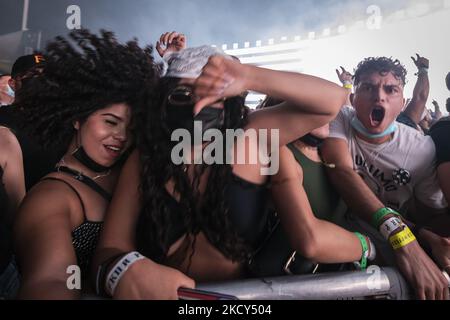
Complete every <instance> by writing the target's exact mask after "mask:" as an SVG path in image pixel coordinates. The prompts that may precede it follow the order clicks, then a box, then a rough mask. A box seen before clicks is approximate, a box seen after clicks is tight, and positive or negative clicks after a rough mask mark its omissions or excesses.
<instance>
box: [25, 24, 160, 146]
mask: <svg viewBox="0 0 450 320" xmlns="http://www.w3.org/2000/svg"><path fill="white" fill-rule="evenodd" d="M152 54H153V49H152V47H150V46H147V47H145V48H141V47H140V46H139V44H138V41H137V40H136V39H134V40H133V41H129V42H127V43H126V44H121V43H119V42H118V40H117V39H116V37H115V35H114V33H112V32H109V31H105V30H102V31H100V35H96V34H93V33H91V32H90V31H89V30H86V29H83V30H77V31H73V32H71V33H70V35H69V38H68V39H66V38H64V37H57V38H56V39H55V40H54V41H52V42H50V43H49V44H48V46H47V50H46V52H45V53H44V55H45V60H46V61H45V65H44V67H43V70H42V72H40V71H39V70H35V71H34V74H33V76H32V78H31V79H30V80H29V83H27V85H26V86H24V87H23V88H22V89H21V90H20V99H19V101H18V103H17V107H18V110H20V112H21V118H23V120H24V129H26V130H27V131H28V132H29V133H30V134H31V135H32V136H34V137H36V138H37V139H38V141H39V142H41V143H42V145H43V146H45V147H49V146H55V145H58V146H65V145H68V144H69V142H70V140H71V139H72V137H73V135H74V133H75V129H74V127H73V122H74V121H76V120H84V119H86V118H87V117H89V115H91V114H92V113H94V112H95V111H97V110H100V109H102V108H105V107H107V106H108V105H111V104H115V103H127V104H128V105H129V106H130V107H131V109H132V110H133V111H134V110H137V109H138V106H140V105H143V104H146V105H149V106H151V105H152V104H153V103H154V101H155V100H154V99H153V97H155V98H156V91H155V88H156V86H157V85H158V81H159V73H160V72H159V67H158V66H157V65H156V64H155V63H154V59H153V55H152ZM133 114H134V112H132V115H133ZM132 119H133V117H132ZM132 126H133V121H132Z"/></svg>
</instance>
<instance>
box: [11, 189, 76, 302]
mask: <svg viewBox="0 0 450 320" xmlns="http://www.w3.org/2000/svg"><path fill="white" fill-rule="evenodd" d="M71 193H73V191H72V190H70V189H69V188H68V187H66V186H65V185H63V184H60V183H57V182H49V181H46V182H41V184H40V185H39V186H37V187H36V188H35V189H33V190H32V191H31V192H30V193H29V194H28V195H27V197H26V198H25V200H24V202H23V204H22V206H21V208H20V210H19V211H18V213H17V218H16V221H15V227H14V241H15V248H16V255H17V259H18V262H19V265H20V266H21V272H22V280H21V287H20V291H19V298H20V299H52V300H53V299H58V300H59V299H76V298H79V296H80V290H76V289H75V290H70V289H69V288H68V286H67V280H68V278H69V276H70V274H68V273H67V268H68V267H69V266H76V265H77V258H76V255H75V251H74V248H73V245H72V220H71V214H70V213H71V211H72V210H81V207H80V204H79V200H78V199H77V198H76V196H75V195H74V196H73V197H72V196H70V194H71ZM77 206H78V208H77ZM80 281H81V279H80Z"/></svg>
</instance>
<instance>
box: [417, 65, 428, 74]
mask: <svg viewBox="0 0 450 320" xmlns="http://www.w3.org/2000/svg"><path fill="white" fill-rule="evenodd" d="M423 73H426V74H428V68H425V67H422V68H420V69H419V72H417V75H421V74H423Z"/></svg>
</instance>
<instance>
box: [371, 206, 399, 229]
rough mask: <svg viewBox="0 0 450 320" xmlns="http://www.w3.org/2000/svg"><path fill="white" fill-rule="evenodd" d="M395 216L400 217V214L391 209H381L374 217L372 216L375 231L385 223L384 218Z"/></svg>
mask: <svg viewBox="0 0 450 320" xmlns="http://www.w3.org/2000/svg"><path fill="white" fill-rule="evenodd" d="M390 214H394V215H396V216H400V213H398V212H397V211H395V210H392V209H391V208H387V207H386V208H381V209H379V210H377V211H376V212H375V213H374V215H373V216H372V227H374V228H375V229H379V228H380V226H381V223H382V222H383V218H384V217H386V216H387V215H390Z"/></svg>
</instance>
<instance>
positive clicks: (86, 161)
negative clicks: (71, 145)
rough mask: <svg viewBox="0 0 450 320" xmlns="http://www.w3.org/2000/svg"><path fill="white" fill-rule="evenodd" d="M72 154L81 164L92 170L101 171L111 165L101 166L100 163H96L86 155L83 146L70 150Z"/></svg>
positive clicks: (106, 169)
mask: <svg viewBox="0 0 450 320" xmlns="http://www.w3.org/2000/svg"><path fill="white" fill-rule="evenodd" d="M72 156H74V158H75V159H77V160H78V161H80V162H81V164H82V165H84V166H85V167H87V168H88V169H90V170H92V171H94V172H97V173H101V172H105V171H108V170H110V169H111V167H105V166H102V165H101V164H98V163H97V162H95V161H94V160H92V159H91V157H89V156H88V154H87V153H86V151H84V148H83V147H82V146H80V147H78V148H77V149H76V150H75V151H74V152H72Z"/></svg>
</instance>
